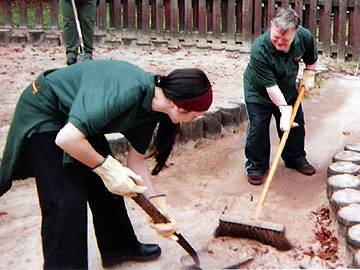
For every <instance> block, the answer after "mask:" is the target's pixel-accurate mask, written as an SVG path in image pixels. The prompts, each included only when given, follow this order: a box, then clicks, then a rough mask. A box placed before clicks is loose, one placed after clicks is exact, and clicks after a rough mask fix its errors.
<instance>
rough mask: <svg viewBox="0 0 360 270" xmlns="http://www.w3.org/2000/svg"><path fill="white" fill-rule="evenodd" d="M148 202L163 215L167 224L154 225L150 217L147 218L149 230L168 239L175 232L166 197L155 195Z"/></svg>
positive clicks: (174, 224) (174, 223) (173, 220)
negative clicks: (167, 221)
mask: <svg viewBox="0 0 360 270" xmlns="http://www.w3.org/2000/svg"><path fill="white" fill-rule="evenodd" d="M149 201H150V202H151V203H152V204H153V205H154V206H155V207H156V208H157V209H158V210H159V211H160V213H161V214H163V215H164V216H165V217H166V218H167V219H168V220H169V223H154V221H153V220H152V218H151V217H149V218H148V220H149V224H150V226H151V228H153V229H154V230H155V231H156V232H157V233H158V234H159V235H161V236H163V237H170V236H172V235H173V233H174V232H175V231H176V222H175V219H174V218H173V217H172V216H171V215H170V213H169V210H168V207H167V204H166V196H165V195H164V194H162V195H156V196H152V197H150V198H149Z"/></svg>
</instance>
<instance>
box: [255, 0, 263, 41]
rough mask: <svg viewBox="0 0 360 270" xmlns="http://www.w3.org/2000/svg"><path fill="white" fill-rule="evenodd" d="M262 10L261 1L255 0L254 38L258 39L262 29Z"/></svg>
mask: <svg viewBox="0 0 360 270" xmlns="http://www.w3.org/2000/svg"><path fill="white" fill-rule="evenodd" d="M262 16H263V15H262V8H261V0H254V36H255V37H257V36H259V35H260V34H261V28H262Z"/></svg>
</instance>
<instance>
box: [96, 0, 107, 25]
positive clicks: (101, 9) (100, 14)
mask: <svg viewBox="0 0 360 270" xmlns="http://www.w3.org/2000/svg"><path fill="white" fill-rule="evenodd" d="M105 5H106V0H100V1H99V6H98V8H97V26H98V28H99V29H101V30H105Z"/></svg>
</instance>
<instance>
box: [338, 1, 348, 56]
mask: <svg viewBox="0 0 360 270" xmlns="http://www.w3.org/2000/svg"><path fill="white" fill-rule="evenodd" d="M347 2H348V1H347V0H341V1H339V31H338V49H337V59H338V60H339V61H345V55H346V48H345V42H346V40H345V34H346V17H347V16H346V15H347V14H346V11H347Z"/></svg>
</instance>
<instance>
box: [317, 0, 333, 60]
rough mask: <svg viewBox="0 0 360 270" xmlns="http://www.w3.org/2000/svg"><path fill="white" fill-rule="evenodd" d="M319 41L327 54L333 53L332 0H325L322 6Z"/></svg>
mask: <svg viewBox="0 0 360 270" xmlns="http://www.w3.org/2000/svg"><path fill="white" fill-rule="evenodd" d="M319 41H320V42H321V43H322V50H323V53H324V54H325V55H328V56H330V53H331V0H328V1H324V4H323V6H321V7H320V26H319Z"/></svg>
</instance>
